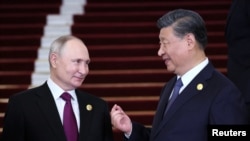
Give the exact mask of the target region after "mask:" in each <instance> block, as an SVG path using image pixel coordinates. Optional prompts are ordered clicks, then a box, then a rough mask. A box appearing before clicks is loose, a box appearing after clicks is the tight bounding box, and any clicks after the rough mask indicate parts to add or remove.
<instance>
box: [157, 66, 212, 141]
mask: <svg viewBox="0 0 250 141" xmlns="http://www.w3.org/2000/svg"><path fill="white" fill-rule="evenodd" d="M213 70H214V67H213V66H212V64H210V63H209V64H208V65H207V66H206V67H205V68H204V69H203V70H202V71H201V72H200V73H199V74H198V75H197V76H196V77H195V78H194V80H192V81H191V83H190V84H188V86H187V87H186V88H185V89H184V90H183V91H182V92H181V94H180V95H179V96H178V98H177V99H176V100H175V102H174V103H173V105H172V106H171V108H170V109H169V111H168V113H167V115H166V116H165V117H164V119H163V120H160V118H161V117H162V115H163V112H164V110H163V109H165V105H166V103H167V102H166V100H162V102H160V103H159V109H160V112H159V113H157V115H156V117H155V118H156V120H157V121H155V123H156V126H155V129H154V130H153V131H154V132H152V135H153V137H155V136H156V135H157V134H158V133H159V132H160V131H161V130H162V128H163V127H164V126H166V124H167V122H168V121H169V120H170V119H171V118H173V117H174V114H175V113H176V112H178V109H179V108H181V107H182V106H183V105H185V103H186V102H187V101H188V100H190V99H191V98H192V97H193V96H195V95H197V94H202V90H204V89H205V88H206V86H207V83H206V80H207V79H208V78H210V77H211V75H212V71H213ZM174 79H175V80H176V78H174ZM174 82H175V81H173V80H171V81H170V86H167V87H168V88H166V92H168V93H171V90H172V88H173V84H174ZM198 85H199V86H201V85H202V87H203V88H202V89H199V88H198ZM166 95H168V96H167V97H169V95H170V94H166ZM165 99H168V98H165ZM164 102H166V103H165V104H164Z"/></svg>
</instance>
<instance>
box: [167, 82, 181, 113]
mask: <svg viewBox="0 0 250 141" xmlns="http://www.w3.org/2000/svg"><path fill="white" fill-rule="evenodd" d="M182 85H183V84H182V81H181V78H179V79H178V80H177V81H176V83H175V85H174V90H173V94H172V97H171V98H170V100H169V101H168V105H167V107H166V109H165V112H164V116H165V115H166V113H167V111H168V110H169V108H170V107H171V105H172V104H173V103H174V101H175V99H176V98H177V96H178V95H179V91H180V88H181V87H182Z"/></svg>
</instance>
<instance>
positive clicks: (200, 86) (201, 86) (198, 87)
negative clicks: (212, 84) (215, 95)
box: [196, 83, 203, 91]
mask: <svg viewBox="0 0 250 141" xmlns="http://www.w3.org/2000/svg"><path fill="white" fill-rule="evenodd" d="M196 88H197V90H199V91H201V90H202V89H203V84H201V83H199V84H197V87H196Z"/></svg>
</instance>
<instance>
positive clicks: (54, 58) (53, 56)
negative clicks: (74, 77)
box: [49, 53, 58, 68]
mask: <svg viewBox="0 0 250 141" xmlns="http://www.w3.org/2000/svg"><path fill="white" fill-rule="evenodd" d="M57 59H58V56H57V54H56V53H51V54H50V57H49V60H50V63H51V66H52V67H53V68H55V67H56V66H57Z"/></svg>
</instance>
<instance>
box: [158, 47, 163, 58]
mask: <svg viewBox="0 0 250 141" xmlns="http://www.w3.org/2000/svg"><path fill="white" fill-rule="evenodd" d="M157 53H158V56H162V55H163V54H164V51H163V49H162V47H161V46H160V48H159V50H158V52H157Z"/></svg>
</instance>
